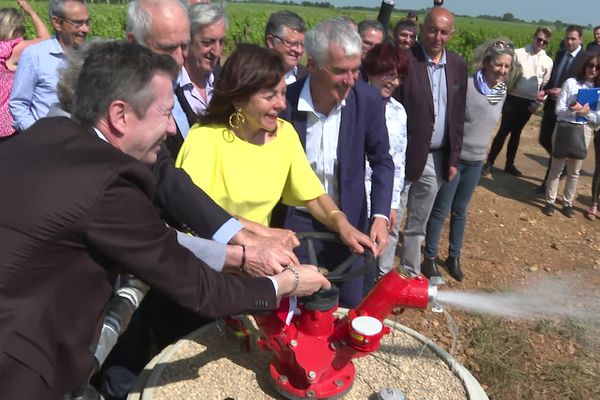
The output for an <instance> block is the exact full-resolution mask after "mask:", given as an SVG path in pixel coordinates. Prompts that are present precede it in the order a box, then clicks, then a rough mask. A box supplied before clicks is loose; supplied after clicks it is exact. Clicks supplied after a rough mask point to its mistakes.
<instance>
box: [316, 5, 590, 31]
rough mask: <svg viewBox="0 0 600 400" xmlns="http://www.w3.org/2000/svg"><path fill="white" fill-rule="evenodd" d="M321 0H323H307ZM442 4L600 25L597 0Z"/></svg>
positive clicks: (461, 10)
mask: <svg viewBox="0 0 600 400" xmlns="http://www.w3.org/2000/svg"><path fill="white" fill-rule="evenodd" d="M309 1H312V2H314V1H323V0H309ZM329 2H330V3H332V4H333V5H335V6H336V7H344V6H364V7H378V6H380V5H381V0H329ZM432 5H433V0H396V6H395V7H396V8H397V9H402V10H410V9H415V10H420V9H422V8H429V7H431V6H432ZM444 6H445V7H446V8H448V9H450V10H451V11H452V12H454V13H455V14H459V15H469V16H477V15H497V16H502V15H504V14H505V13H512V14H513V15H514V16H515V17H516V18H520V19H523V20H525V21H531V20H536V21H537V20H539V19H540V18H542V19H545V20H547V21H556V20H560V21H562V22H566V23H575V24H580V25H588V24H591V25H592V26H596V25H600V0H445V1H444Z"/></svg>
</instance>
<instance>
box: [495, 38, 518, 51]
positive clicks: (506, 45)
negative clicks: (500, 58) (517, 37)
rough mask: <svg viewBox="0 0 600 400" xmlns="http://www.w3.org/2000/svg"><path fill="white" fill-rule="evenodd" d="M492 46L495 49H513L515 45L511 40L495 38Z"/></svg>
mask: <svg viewBox="0 0 600 400" xmlns="http://www.w3.org/2000/svg"><path fill="white" fill-rule="evenodd" d="M494 47H495V48H497V49H511V50H514V49H515V45H514V44H512V43H511V42H507V41H506V40H497V41H496V42H494Z"/></svg>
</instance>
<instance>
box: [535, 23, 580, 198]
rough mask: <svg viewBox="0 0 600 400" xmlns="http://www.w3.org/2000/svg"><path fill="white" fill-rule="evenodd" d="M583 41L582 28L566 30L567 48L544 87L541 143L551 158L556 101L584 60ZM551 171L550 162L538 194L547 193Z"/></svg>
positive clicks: (557, 58) (559, 52) (570, 27)
mask: <svg viewBox="0 0 600 400" xmlns="http://www.w3.org/2000/svg"><path fill="white" fill-rule="evenodd" d="M582 39H583V29H582V28H581V26H579V25H569V26H568V27H567V28H566V29H565V38H564V40H563V43H564V45H565V48H564V49H561V50H559V51H558V52H557V53H556V57H555V59H554V67H553V68H552V74H551V75H550V80H549V81H548V83H547V84H546V86H544V87H543V90H544V92H546V95H547V97H546V102H545V103H544V117H543V118H542V123H541V125H540V136H539V142H540V144H541V145H542V147H543V148H544V150H546V151H547V152H548V155H550V156H552V133H553V132H554V126H555V125H556V111H555V109H556V99H557V98H558V96H559V95H560V88H561V87H562V85H563V83H564V82H565V81H566V80H567V79H569V78H572V77H573V76H575V72H576V71H577V67H578V64H579V63H580V62H581V61H582V60H583V58H584V53H585V51H584V50H583V46H582ZM549 170H550V161H548V168H547V169H546V175H545V176H544V181H543V182H542V184H541V185H540V186H539V187H538V188H537V192H538V193H546V178H547V177H548V171H549Z"/></svg>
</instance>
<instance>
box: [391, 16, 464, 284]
mask: <svg viewBox="0 0 600 400" xmlns="http://www.w3.org/2000/svg"><path fill="white" fill-rule="evenodd" d="M453 33H454V16H453V15H452V13H451V12H450V11H448V10H447V9H445V8H443V7H435V8H433V9H431V10H430V11H429V12H428V13H427V15H426V16H425V20H424V23H423V32H422V40H421V43H419V44H417V45H415V46H413V47H412V48H411V58H410V65H409V70H408V71H409V72H408V75H407V77H406V78H405V79H404V81H403V84H402V89H401V101H402V104H403V105H404V108H405V109H406V113H407V115H408V122H407V133H408V147H407V149H406V177H405V180H406V182H407V183H406V184H405V186H404V190H403V193H402V203H403V204H402V205H406V212H407V221H406V229H405V231H404V252H403V255H402V265H403V266H404V268H405V269H406V270H408V271H409V272H411V273H413V274H419V273H420V272H422V273H423V274H424V275H425V276H427V277H428V278H430V279H431V280H432V282H433V283H442V282H443V279H442V277H441V275H440V273H439V271H438V269H437V266H436V264H435V260H434V259H429V258H425V259H424V260H423V264H422V265H421V243H422V242H423V240H424V238H425V233H426V227H427V221H428V220H429V215H430V213H431V209H432V207H433V203H434V201H435V197H436V195H437V192H438V190H439V188H440V186H441V184H442V182H443V181H444V180H446V181H449V180H452V179H453V178H454V176H455V175H456V173H457V168H456V166H457V164H458V157H459V154H460V150H461V147H462V136H463V125H464V120H465V104H466V91H467V65H466V62H465V60H463V59H462V57H460V56H459V55H457V54H455V53H453V52H451V51H449V50H448V49H446V43H447V42H448V41H449V40H450V39H451V38H452V34H453ZM401 208H403V207H401ZM398 218H399V219H401V216H398ZM388 262H389V261H388ZM449 270H450V271H460V267H459V266H452V267H449Z"/></svg>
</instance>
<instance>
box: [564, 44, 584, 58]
mask: <svg viewBox="0 0 600 400" xmlns="http://www.w3.org/2000/svg"><path fill="white" fill-rule="evenodd" d="M581 49H582V47H581V45H579V46H578V47H577V48H576V49H575V50H573V52H572V53H570V52H568V51H567V53H568V54H570V55H571V57H573V58H575V57H577V54H579V52H580V51H581Z"/></svg>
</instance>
